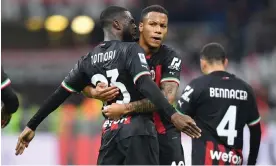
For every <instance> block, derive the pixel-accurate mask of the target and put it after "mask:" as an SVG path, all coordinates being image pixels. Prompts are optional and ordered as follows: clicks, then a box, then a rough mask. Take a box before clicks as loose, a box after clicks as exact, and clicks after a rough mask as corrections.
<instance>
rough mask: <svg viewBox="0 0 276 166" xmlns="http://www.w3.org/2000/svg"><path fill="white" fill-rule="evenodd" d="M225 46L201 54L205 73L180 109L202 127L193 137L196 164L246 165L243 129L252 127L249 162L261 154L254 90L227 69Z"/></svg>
mask: <svg viewBox="0 0 276 166" xmlns="http://www.w3.org/2000/svg"><path fill="white" fill-rule="evenodd" d="M227 64H228V60H227V58H226V53H225V51H224V48H223V47H222V46H221V45H220V44H218V43H209V44H207V45H205V46H204V47H203V49H202V50H201V53H200V67H201V71H202V72H203V73H204V74H205V75H204V76H201V77H199V78H196V79H194V80H192V81H191V82H190V84H188V85H187V86H186V88H185V90H184V92H183V94H182V96H181V98H180V100H179V101H178V104H177V109H178V110H179V111H181V112H182V113H184V114H186V115H190V116H191V117H192V118H194V120H195V121H196V124H197V125H198V126H199V127H200V128H201V129H202V136H201V137H200V138H199V139H192V165H230V164H231V165H242V148H243V129H244V126H245V125H248V126H249V129H250V154H249V159H248V164H249V165H255V164H256V159H257V156H258V151H259V146H260V140H261V128H260V123H259V122H260V119H261V118H260V116H259V112H258V109H257V105H256V101H255V97H254V92H253V90H252V88H251V87H250V85H248V84H247V83H246V82H244V81H243V80H241V79H239V78H237V77H236V76H235V75H233V74H230V73H228V72H226V71H225V69H226V66H227Z"/></svg>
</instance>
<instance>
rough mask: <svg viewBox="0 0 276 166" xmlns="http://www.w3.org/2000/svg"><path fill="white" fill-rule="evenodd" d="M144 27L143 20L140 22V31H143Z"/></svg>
mask: <svg viewBox="0 0 276 166" xmlns="http://www.w3.org/2000/svg"><path fill="white" fill-rule="evenodd" d="M143 29H144V24H143V22H142V21H141V22H140V23H139V32H142V31H143Z"/></svg>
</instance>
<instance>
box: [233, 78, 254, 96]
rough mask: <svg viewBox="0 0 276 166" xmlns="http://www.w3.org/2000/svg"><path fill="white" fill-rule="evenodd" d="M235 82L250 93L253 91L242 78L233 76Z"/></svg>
mask: <svg viewBox="0 0 276 166" xmlns="http://www.w3.org/2000/svg"><path fill="white" fill-rule="evenodd" d="M235 78H236V80H237V82H238V83H239V84H240V85H241V86H243V87H244V89H245V90H246V91H248V92H250V93H253V88H252V86H251V85H249V84H248V83H247V82H246V81H244V80H243V79H241V78H239V77H237V76H235Z"/></svg>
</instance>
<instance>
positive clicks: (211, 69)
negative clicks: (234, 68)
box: [207, 65, 225, 74]
mask: <svg viewBox="0 0 276 166" xmlns="http://www.w3.org/2000/svg"><path fill="white" fill-rule="evenodd" d="M216 71H225V68H224V67H223V66H216V65H215V66H210V67H209V69H208V70H207V74H210V73H213V72H216Z"/></svg>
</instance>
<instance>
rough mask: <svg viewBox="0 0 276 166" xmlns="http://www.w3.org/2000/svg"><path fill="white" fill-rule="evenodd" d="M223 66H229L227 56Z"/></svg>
mask: <svg viewBox="0 0 276 166" xmlns="http://www.w3.org/2000/svg"><path fill="white" fill-rule="evenodd" d="M223 66H224V68H227V66H228V59H227V58H226V59H225V60H224V63H223Z"/></svg>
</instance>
